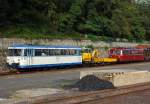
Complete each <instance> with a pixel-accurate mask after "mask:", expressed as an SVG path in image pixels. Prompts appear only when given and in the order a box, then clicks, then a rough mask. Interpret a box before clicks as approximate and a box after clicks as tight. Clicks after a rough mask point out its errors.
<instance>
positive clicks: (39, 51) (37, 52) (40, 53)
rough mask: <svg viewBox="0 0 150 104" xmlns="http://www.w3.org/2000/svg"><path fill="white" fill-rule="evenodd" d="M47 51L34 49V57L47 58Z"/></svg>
mask: <svg viewBox="0 0 150 104" xmlns="http://www.w3.org/2000/svg"><path fill="white" fill-rule="evenodd" d="M49 54H50V53H49V50H48V49H36V50H35V56H49Z"/></svg>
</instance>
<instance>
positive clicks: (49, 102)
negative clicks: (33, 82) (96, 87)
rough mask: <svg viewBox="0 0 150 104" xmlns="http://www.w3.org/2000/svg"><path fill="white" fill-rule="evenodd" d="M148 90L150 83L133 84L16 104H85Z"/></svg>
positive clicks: (46, 97)
mask: <svg viewBox="0 0 150 104" xmlns="http://www.w3.org/2000/svg"><path fill="white" fill-rule="evenodd" d="M149 89H150V82H148V83H142V84H135V85H130V86H124V87H119V88H116V89H107V90H101V91H92V92H70V93H64V94H56V95H50V96H45V97H42V98H41V97H39V98H36V99H34V98H32V99H30V100H29V101H24V102H21V103H17V104H22V103H25V104H26V103H29V104H87V103H92V102H96V101H100V100H104V99H108V98H110V97H114V96H120V95H123V94H129V93H133V92H138V91H144V90H149Z"/></svg>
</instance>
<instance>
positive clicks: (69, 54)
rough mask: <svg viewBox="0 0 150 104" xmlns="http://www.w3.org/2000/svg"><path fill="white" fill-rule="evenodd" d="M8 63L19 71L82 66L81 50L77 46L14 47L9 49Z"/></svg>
mask: <svg viewBox="0 0 150 104" xmlns="http://www.w3.org/2000/svg"><path fill="white" fill-rule="evenodd" d="M7 63H8V65H9V66H12V67H15V68H18V69H24V68H25V69H26V68H44V67H57V66H66V65H81V64H82V55H81V48H80V47H76V46H49V45H44V46H42V45H13V46H10V47H8V56H7Z"/></svg>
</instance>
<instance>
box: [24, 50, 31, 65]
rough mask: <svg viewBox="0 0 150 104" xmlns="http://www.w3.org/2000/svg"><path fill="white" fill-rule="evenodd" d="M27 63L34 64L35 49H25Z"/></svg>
mask: <svg viewBox="0 0 150 104" xmlns="http://www.w3.org/2000/svg"><path fill="white" fill-rule="evenodd" d="M25 56H26V65H27V66H30V65H32V56H33V49H25Z"/></svg>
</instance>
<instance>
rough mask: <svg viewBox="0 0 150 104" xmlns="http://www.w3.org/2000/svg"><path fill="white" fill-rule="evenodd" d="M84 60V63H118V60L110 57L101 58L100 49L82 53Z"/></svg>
mask: <svg viewBox="0 0 150 104" xmlns="http://www.w3.org/2000/svg"><path fill="white" fill-rule="evenodd" d="M82 60H83V62H84V63H113V62H117V59H115V58H109V57H105V58H103V57H100V52H99V51H98V49H94V50H93V51H91V50H86V51H83V53H82Z"/></svg>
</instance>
